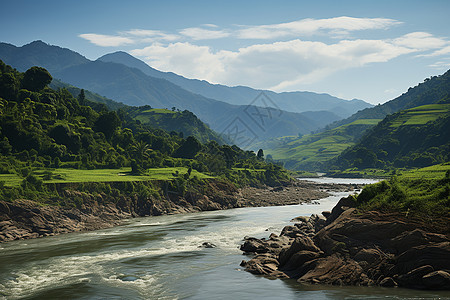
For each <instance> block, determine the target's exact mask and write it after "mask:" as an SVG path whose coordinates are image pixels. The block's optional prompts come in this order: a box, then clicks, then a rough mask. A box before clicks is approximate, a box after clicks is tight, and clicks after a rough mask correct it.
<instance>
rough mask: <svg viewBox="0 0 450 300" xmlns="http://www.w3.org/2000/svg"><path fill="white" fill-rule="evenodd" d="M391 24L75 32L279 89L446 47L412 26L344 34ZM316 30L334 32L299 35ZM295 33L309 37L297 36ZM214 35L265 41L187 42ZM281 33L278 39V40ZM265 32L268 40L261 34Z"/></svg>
mask: <svg viewBox="0 0 450 300" xmlns="http://www.w3.org/2000/svg"><path fill="white" fill-rule="evenodd" d="M398 24H401V22H399V21H397V20H393V19H386V18H352V17H337V18H329V19H303V20H299V21H294V22H289V23H280V24H272V25H260V26H238V27H235V28H232V29H220V28H219V27H218V26H217V25H214V24H203V25H200V27H190V28H184V29H182V30H180V31H179V32H176V33H170V32H164V31H160V30H149V29H132V30H128V31H122V32H119V33H118V34H117V36H108V35H100V34H82V35H80V37H82V38H84V39H87V40H89V41H91V42H92V43H94V44H96V45H99V46H120V45H127V44H143V45H148V44H150V45H149V46H147V47H144V46H142V48H139V49H135V50H132V51H130V53H131V54H132V55H135V56H138V57H141V58H143V60H145V61H146V62H148V63H149V65H151V66H152V67H155V68H157V69H160V70H162V71H171V72H175V73H178V74H180V75H183V76H185V77H188V78H197V79H205V80H208V81H210V82H212V83H222V84H227V85H248V86H252V87H254V88H263V89H273V90H276V91H287V90H298V87H299V86H305V85H309V84H314V83H317V82H319V81H320V80H322V79H324V78H326V77H327V76H330V75H331V74H333V73H336V72H339V71H342V70H346V69H350V68H360V67H364V66H367V65H369V64H373V63H383V62H388V61H390V60H392V59H394V58H397V57H399V56H402V55H406V54H410V53H416V57H419V56H430V57H431V56H442V55H448V54H450V46H449V45H450V43H449V42H448V41H447V39H446V38H441V37H436V36H433V35H432V34H430V33H427V32H412V33H409V34H405V35H403V36H400V37H397V38H389V39H388V38H386V39H352V38H350V34H351V33H352V32H355V31H358V30H375V29H377V30H384V29H388V28H390V27H392V26H395V25H398ZM317 34H321V35H322V34H327V35H328V36H330V37H334V38H339V39H338V40H333V41H334V42H329V43H324V42H321V41H312V40H307V39H311V38H310V37H311V36H312V35H317ZM299 36H305V37H306V36H308V37H309V38H301V39H300V38H299ZM219 38H241V39H243V38H246V39H249V40H254V39H265V40H267V41H265V42H261V43H259V44H253V45H250V46H246V47H242V48H239V49H236V50H218V51H213V50H212V48H211V47H209V46H199V45H195V44H194V43H195V41H198V40H206V39H219ZM281 38H283V39H284V41H280V39H281ZM270 39H274V41H268V40H270ZM136 47H137V46H136ZM446 66H448V64H447V63H446V62H445V58H444V59H442V58H441V59H440V61H438V62H436V63H434V64H430V67H433V68H443V67H446Z"/></svg>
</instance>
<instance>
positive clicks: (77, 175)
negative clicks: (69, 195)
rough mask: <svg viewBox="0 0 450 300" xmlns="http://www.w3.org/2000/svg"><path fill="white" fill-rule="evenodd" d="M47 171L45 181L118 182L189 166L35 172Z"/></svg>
mask: <svg viewBox="0 0 450 300" xmlns="http://www.w3.org/2000/svg"><path fill="white" fill-rule="evenodd" d="M46 171H50V172H52V179H51V180H44V183H76V182H118V181H122V182H123V181H149V180H171V179H173V178H174V176H173V174H174V173H175V172H176V171H178V172H179V173H180V174H185V173H186V172H187V168H185V167H174V168H154V169H148V170H147V173H146V175H131V174H130V172H131V168H120V169H97V170H78V169H48V170H46V169H40V170H36V171H35V172H34V173H35V174H36V175H38V176H39V177H41V178H43V177H44V174H45V173H46ZM193 176H197V177H198V178H201V179H204V178H213V177H211V176H209V175H206V174H203V173H200V172H197V171H196V170H192V173H191V177H193ZM0 181H4V182H5V186H18V185H19V184H20V182H21V181H22V178H20V177H19V176H18V175H16V174H0Z"/></svg>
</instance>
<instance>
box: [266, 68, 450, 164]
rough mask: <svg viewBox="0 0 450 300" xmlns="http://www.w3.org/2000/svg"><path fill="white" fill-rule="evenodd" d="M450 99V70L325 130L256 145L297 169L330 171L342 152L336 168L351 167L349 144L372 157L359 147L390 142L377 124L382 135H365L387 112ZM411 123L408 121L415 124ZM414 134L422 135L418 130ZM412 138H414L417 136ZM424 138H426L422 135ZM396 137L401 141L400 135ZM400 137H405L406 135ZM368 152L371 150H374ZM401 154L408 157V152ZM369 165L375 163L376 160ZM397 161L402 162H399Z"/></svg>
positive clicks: (353, 156)
mask: <svg viewBox="0 0 450 300" xmlns="http://www.w3.org/2000/svg"><path fill="white" fill-rule="evenodd" d="M449 98H450V71H448V72H446V73H445V74H443V75H441V76H436V77H433V78H430V79H427V80H425V82H423V83H421V84H419V85H418V86H416V87H414V88H410V89H408V91H407V92H406V93H404V94H403V95H401V96H400V97H398V98H395V99H393V100H391V101H388V102H386V103H385V104H383V105H378V106H376V107H373V108H368V109H365V110H362V111H359V112H357V113H356V114H354V115H353V116H351V117H349V118H347V119H345V120H341V121H337V122H335V123H333V124H331V125H329V126H327V127H326V129H325V130H324V131H322V132H320V133H317V134H311V135H306V136H286V137H281V138H276V139H273V140H270V141H264V142H261V143H259V144H257V146H258V147H260V148H262V149H264V151H265V153H266V154H270V155H272V157H273V159H274V160H280V161H282V162H284V163H285V166H286V167H288V168H292V169H296V170H309V171H327V170H328V169H329V168H330V167H333V166H331V165H330V163H329V162H328V161H329V160H333V159H336V158H337V157H338V156H339V155H340V154H341V153H342V155H343V156H341V157H340V158H339V159H338V163H337V166H334V167H335V168H343V167H351V166H354V165H353V161H352V159H355V157H356V156H355V155H356V154H355V153H353V154H345V153H346V152H345V153H343V151H344V150H346V149H347V148H348V147H352V146H354V147H353V148H349V150H348V151H350V152H352V151H354V149H359V150H358V151H360V154H358V155H357V156H358V159H359V160H361V159H362V160H365V159H368V158H369V157H374V156H373V155H372V154H367V153H366V152H365V150H364V151H363V150H361V149H360V148H361V147H363V148H367V149H372V148H373V147H375V145H372V144H370V143H369V141H374V140H377V139H380V140H383V139H384V140H386V143H388V140H387V139H388V137H389V136H390V132H389V131H388V130H386V131H385V132H384V133H383V132H382V131H380V130H379V129H377V128H378V127H375V128H374V129H373V130H375V131H376V132H378V133H379V134H380V135H379V136H377V137H375V136H372V135H371V134H370V132H369V133H368V134H369V135H368V136H366V137H364V135H365V134H366V133H367V131H368V130H370V129H371V128H373V127H374V126H375V125H377V123H378V122H379V121H381V120H383V119H384V118H385V117H386V116H387V115H388V114H391V113H392V112H396V111H402V109H404V108H409V109H411V107H418V106H421V105H437V104H439V103H440V104H443V103H448V101H449ZM438 112H439V110H438V111H433V112H430V113H431V114H432V115H434V116H437V115H438V114H436V113H438ZM411 114H417V116H419V114H420V110H418V111H413V112H411ZM407 115H408V114H407ZM411 122H412V121H411ZM411 122H410V123H407V124H412V123H411ZM383 124H384V123H383ZM380 126H381V125H380ZM388 128H390V127H387V129H388ZM405 128H409V129H411V128H412V127H411V126H408V127H405ZM430 128H431V127H430ZM385 129H386V128H385ZM409 129H408V130H409ZM405 130H406V129H403V128H402V129H401V130H399V131H398V132H401V133H402V134H403V133H404V134H412V133H411V132H409V131H408V130H406V131H405ZM418 130H419V129H418ZM420 130H423V129H420ZM396 132H397V131H396ZM408 132H409V133H408ZM414 134H418V136H420V134H419V133H414ZM362 137H364V138H363V140H362V143H363V144H362V145H359V146H358V145H357V143H358V142H359V140H360V139H361V138H362ZM410 138H411V139H414V137H410ZM422 138H425V137H424V136H422ZM395 139H396V140H399V139H398V138H397V137H396V138H395ZM400 140H403V138H402V139H400ZM363 141H366V142H363ZM405 147H406V146H405ZM352 149H353V150H352ZM421 149H425V148H421ZM388 150H389V151H391V150H392V149H387V150H385V151H388ZM380 151H381V150H380ZM368 152H371V150H370V151H368ZM393 153H395V152H393ZM400 153H402V155H403V154H404V155H407V156H409V154H407V152H405V151H402V152H400ZM380 155H381V153H376V157H377V159H381V160H383V158H382V155H381V156H380ZM363 156H365V157H363ZM392 159H393V158H389V159H388V161H386V162H383V163H381V164H380V165H381V166H384V165H391V164H392V161H391V160H392ZM399 159H400V158H395V159H394V160H395V161H397V160H399ZM359 160H358V161H359ZM383 161H384V160H383ZM370 164H371V165H373V162H371V163H370ZM396 164H397V165H401V164H400V163H399V162H396ZM407 164H409V163H407ZM356 165H358V166H359V164H358V163H356ZM363 165H366V163H363ZM380 165H378V166H380Z"/></svg>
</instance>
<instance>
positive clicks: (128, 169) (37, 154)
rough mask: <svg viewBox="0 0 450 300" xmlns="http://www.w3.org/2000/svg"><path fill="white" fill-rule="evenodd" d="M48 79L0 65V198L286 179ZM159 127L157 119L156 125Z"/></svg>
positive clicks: (247, 157)
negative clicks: (138, 185) (70, 189)
mask: <svg viewBox="0 0 450 300" xmlns="http://www.w3.org/2000/svg"><path fill="white" fill-rule="evenodd" d="M51 80H52V76H51V75H50V73H49V72H48V71H47V70H45V69H43V68H41V67H32V68H30V69H29V70H27V71H26V72H25V73H21V72H18V71H17V70H15V69H13V68H12V67H11V66H8V65H6V64H4V63H3V62H2V61H1V60H0V186H1V187H2V189H0V199H1V200H7V201H12V200H15V199H30V200H38V201H42V202H46V201H48V202H46V203H51V204H57V202H58V201H59V200H58V199H61V197H60V194H59V192H61V191H60V190H58V189H57V188H56V186H55V185H54V184H55V183H58V184H60V183H63V184H64V183H73V182H87V181H89V182H90V181H92V180H96V179H95V178H98V181H97V182H113V181H121V182H130V181H132V182H135V181H139V182H140V181H151V180H175V181H176V182H177V183H176V186H175V187H174V188H176V189H178V190H179V189H183V190H182V191H181V192H183V191H184V188H185V187H186V185H185V184H186V182H188V181H192V182H198V180H202V178H210V177H219V176H220V179H221V180H225V181H227V182H228V183H237V184H262V183H266V184H276V183H280V180H281V181H285V180H289V176H288V175H287V173H286V172H285V171H284V170H283V169H282V168H280V167H278V166H275V165H273V164H270V163H266V162H264V160H262V159H261V158H259V157H257V155H256V154H255V153H254V152H252V151H244V150H242V149H240V148H238V147H237V146H228V145H219V144H218V143H217V142H216V141H214V140H212V141H208V142H205V143H201V142H200V141H198V139H196V138H195V137H193V136H188V137H186V138H184V137H183V136H181V135H180V134H178V133H169V132H167V131H165V130H162V129H159V128H154V127H152V126H149V125H148V124H144V123H142V122H140V121H138V120H135V119H134V118H133V117H134V116H133V115H132V114H131V113H130V112H128V111H127V108H126V107H125V108H120V109H118V110H117V111H113V110H109V109H108V108H107V107H106V105H104V104H99V103H95V102H91V101H89V100H88V99H86V97H85V96H84V97H83V96H82V94H81V95H79V97H78V98H75V97H73V96H72V95H71V93H70V92H69V91H68V90H67V89H65V88H63V89H59V90H53V89H51V88H49V87H48V84H49V83H50V82H51ZM130 109H136V110H139V109H140V108H130ZM141 110H142V112H145V111H147V110H148V111H149V112H150V113H155V114H156V115H157V116H160V117H162V116H178V117H179V118H180V119H186V120H185V121H184V122H187V121H191V122H194V121H195V120H196V122H199V124H194V123H191V124H190V125H191V127H190V129H191V130H195V128H196V127H195V126H197V125H198V126H200V127H201V124H202V123H201V122H200V121H199V120H198V119H197V118H196V117H195V116H194V115H193V114H192V113H190V112H169V111H163V110H151V109H149V108H148V107H145V108H141ZM144 115H145V113H144ZM164 122H165V119H164V118H163V117H162V118H161V119H160V120H159V123H160V125H161V124H163V123H164ZM174 123H176V121H175V122H174ZM181 123H183V122H181ZM163 125H164V124H163ZM163 125H161V126H163ZM202 126H203V127H202V128H203V129H205V130H207V127H205V126H204V124H203V125H202ZM206 132H207V133H209V134H212V133H211V131H206ZM204 138H205V139H206V138H207V137H206V136H204ZM162 169H165V170H162ZM241 169H243V170H244V171H240V170H241ZM248 169H252V170H257V171H258V172H250V171H248ZM99 170H104V172H103V171H99ZM205 173H207V174H205ZM171 182H172V181H171ZM168 184H169V183H168ZM170 184H172V183H170ZM149 186H151V183H149V185H147V187H145V188H144V187H143V188H144V189H143V190H140V191H139V193H141V194H142V195H143V197H144V196H145V197H147V196H148V192H149V191H148V190H147V188H148V187H149ZM82 187H83V186H80V189H82ZM84 187H85V188H88V186H84ZM129 187H130V188H133V185H131V186H129ZM80 191H82V190H80ZM90 192H96V193H107V194H109V195H114V193H117V190H115V191H114V190H112V189H111V187H110V186H109V185H104V184H103V185H96V187H95V189H94V190H91V191H90ZM178 192H180V190H179V191H178ZM55 201H56V202H55Z"/></svg>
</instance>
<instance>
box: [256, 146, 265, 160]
mask: <svg viewBox="0 0 450 300" xmlns="http://www.w3.org/2000/svg"><path fill="white" fill-rule="evenodd" d="M256 157H257V158H258V159H259V160H263V159H264V151H263V149H259V150H258V154H256Z"/></svg>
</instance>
